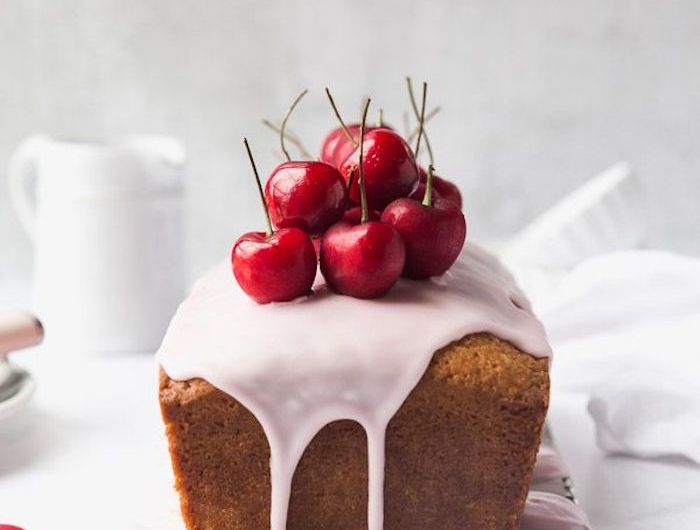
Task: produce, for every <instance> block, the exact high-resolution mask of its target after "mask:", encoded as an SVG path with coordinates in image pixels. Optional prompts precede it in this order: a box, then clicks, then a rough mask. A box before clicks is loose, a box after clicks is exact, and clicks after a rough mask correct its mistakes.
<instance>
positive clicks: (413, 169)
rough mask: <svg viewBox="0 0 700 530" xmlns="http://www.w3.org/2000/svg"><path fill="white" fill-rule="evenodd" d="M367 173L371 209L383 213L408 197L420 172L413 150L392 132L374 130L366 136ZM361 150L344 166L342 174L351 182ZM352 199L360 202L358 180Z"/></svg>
mask: <svg viewBox="0 0 700 530" xmlns="http://www.w3.org/2000/svg"><path fill="white" fill-rule="evenodd" d="M363 149H364V160H365V161H364V164H363V165H364V173H365V186H366V188H367V199H368V201H369V206H370V207H371V208H374V209H376V210H381V209H383V208H384V207H385V206H386V205H387V204H389V203H390V202H391V201H393V200H394V199H397V198H399V197H406V196H407V195H408V194H409V193H410V192H411V190H412V189H413V186H414V185H415V183H416V182H417V181H418V168H417V166H416V161H415V158H414V157H413V152H412V151H411V147H410V146H409V145H408V144H407V143H406V141H405V140H404V139H403V138H401V136H399V135H398V134H396V133H395V132H394V131H392V130H390V129H384V128H382V129H374V130H372V131H370V132H367V133H365V140H364V142H363ZM359 154H360V149H359V147H357V148H355V150H354V151H353V152H352V153H351V154H350V155H349V156H348V157H347V158H346V159H345V161H344V162H343V163H342V164H341V165H340V167H339V169H340V172H341V173H342V174H343V177H345V180H346V181H348V180H349V179H350V176H351V175H352V174H354V173H356V172H357V170H358V165H359ZM350 199H351V200H352V201H353V202H355V203H359V202H360V189H359V186H358V182H357V179H353V182H352V185H351V186H350Z"/></svg>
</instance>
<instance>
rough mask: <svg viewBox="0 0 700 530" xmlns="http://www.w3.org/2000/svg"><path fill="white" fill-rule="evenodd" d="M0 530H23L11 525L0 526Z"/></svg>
mask: <svg viewBox="0 0 700 530" xmlns="http://www.w3.org/2000/svg"><path fill="white" fill-rule="evenodd" d="M0 530H22V528H20V527H19V526H13V525H11V524H0Z"/></svg>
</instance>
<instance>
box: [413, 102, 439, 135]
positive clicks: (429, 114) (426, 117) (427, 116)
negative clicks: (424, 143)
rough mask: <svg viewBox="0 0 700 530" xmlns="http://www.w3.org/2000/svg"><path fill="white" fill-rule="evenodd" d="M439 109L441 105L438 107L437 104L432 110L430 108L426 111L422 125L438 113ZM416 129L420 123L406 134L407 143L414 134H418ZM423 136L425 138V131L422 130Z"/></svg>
mask: <svg viewBox="0 0 700 530" xmlns="http://www.w3.org/2000/svg"><path fill="white" fill-rule="evenodd" d="M441 110H442V107H440V106H439V105H438V106H437V107H435V108H434V109H433V110H431V111H430V112H428V113H427V114H426V115H425V119H424V120H423V125H425V124H426V123H428V122H429V121H430V120H432V119H433V118H434V117H435V115H436V114H438V113H439V112H440V111H441ZM418 129H420V125H417V126H416V127H415V129H413V130H412V131H410V133H408V135H407V136H406V141H408V142H409V143H410V142H412V141H413V139H414V138H415V137H416V134H418ZM423 138H425V131H423Z"/></svg>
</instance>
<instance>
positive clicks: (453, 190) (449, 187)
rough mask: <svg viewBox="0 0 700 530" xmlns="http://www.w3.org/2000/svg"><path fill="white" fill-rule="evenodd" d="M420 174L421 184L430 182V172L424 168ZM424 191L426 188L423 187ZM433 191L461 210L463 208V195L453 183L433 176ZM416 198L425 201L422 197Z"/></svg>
mask: <svg viewBox="0 0 700 530" xmlns="http://www.w3.org/2000/svg"><path fill="white" fill-rule="evenodd" d="M418 172H419V174H420V181H421V183H423V184H425V182H426V181H427V180H428V172H427V171H426V170H425V169H424V168H422V167H419V168H418ZM423 191H424V192H425V187H423ZM433 191H434V192H437V193H438V195H439V196H440V197H442V198H443V199H447V200H448V201H452V202H453V203H455V204H456V205H457V206H459V207H460V208H461V207H462V193H461V192H460V191H459V188H458V187H457V185H456V184H454V183H453V182H450V181H449V180H447V179H444V178H442V177H438V176H437V175H433ZM416 198H417V199H418V200H421V201H422V200H423V196H422V195H421V196H420V197H416Z"/></svg>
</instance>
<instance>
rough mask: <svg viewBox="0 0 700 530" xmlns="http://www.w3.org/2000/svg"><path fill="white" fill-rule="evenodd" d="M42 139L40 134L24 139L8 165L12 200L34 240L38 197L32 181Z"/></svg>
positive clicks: (25, 227) (21, 222) (19, 216)
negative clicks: (36, 197)
mask: <svg viewBox="0 0 700 530" xmlns="http://www.w3.org/2000/svg"><path fill="white" fill-rule="evenodd" d="M42 140H43V137H40V136H32V137H31V138H27V139H26V140H24V141H23V142H22V143H21V144H20V145H19V147H18V148H17V149H16V150H15V152H14V153H13V155H12V157H11V158H10V163H9V167H8V181H9V182H8V183H9V188H10V201H11V202H12V205H13V206H14V209H15V212H16V213H17V217H18V218H19V222H20V224H21V225H22V227H23V228H24V230H25V231H26V232H27V234H28V235H29V237H30V238H31V239H32V240H34V236H35V232H36V199H35V196H34V195H35V194H34V186H30V184H31V182H30V181H31V180H32V177H35V176H36V171H35V167H34V166H35V164H34V162H35V159H36V153H37V147H38V144H39V142H40V141H42Z"/></svg>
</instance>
